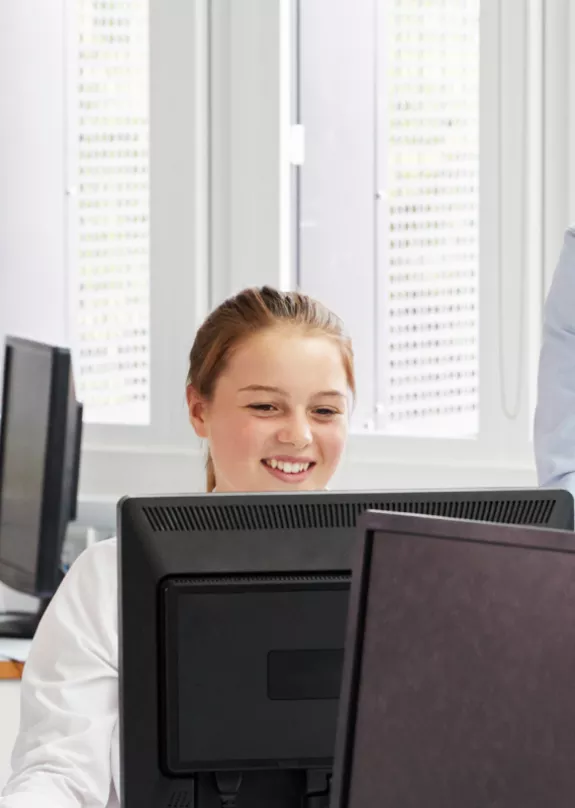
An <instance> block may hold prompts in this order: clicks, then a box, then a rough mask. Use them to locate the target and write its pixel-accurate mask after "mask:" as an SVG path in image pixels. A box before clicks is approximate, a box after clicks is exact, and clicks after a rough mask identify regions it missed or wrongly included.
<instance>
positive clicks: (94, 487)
mask: <svg viewBox="0 0 575 808" xmlns="http://www.w3.org/2000/svg"><path fill="white" fill-rule="evenodd" d="M67 2H69V3H70V9H71V8H72V7H73V5H74V0H67ZM69 19H71V20H72V21H73V17H72V16H70V17H69ZM149 29H150V172H151V180H150V229H151V232H150V243H151V248H150V335H151V337H150V396H151V400H150V415H151V417H150V424H149V425H145V426H131V425H125V424H118V425H116V424H98V423H87V424H86V425H85V427H84V443H83V454H82V472H81V491H82V495H81V506H80V520H81V521H82V522H83V523H96V524H100V523H101V522H102V521H104V522H106V523H107V522H108V521H109V519H108V517H107V518H106V519H104V520H102V519H101V518H100V516H99V511H98V510H97V508H96V509H95V510H94V508H93V507H92V506H93V505H94V503H96V505H97V504H98V502H99V498H100V495H101V498H102V501H103V502H105V503H107V504H109V503H110V493H111V492H119V493H121V494H124V493H140V492H153V491H155V492H164V491H170V490H179V489H181V487H182V480H186V481H188V480H189V486H190V488H194V487H197V486H200V487H201V479H200V478H201V463H200V462H199V460H200V458H201V448H200V445H199V441H198V440H197V439H196V438H195V435H194V433H193V430H192V429H191V427H190V425H189V421H188V414H187V407H186V399H185V379H186V374H187V370H188V368H187V364H186V358H187V356H188V354H189V350H190V348H191V346H192V342H193V339H194V336H195V332H196V329H197V327H198V325H199V324H200V323H201V322H202V320H203V319H204V317H205V316H206V314H207V313H208V310H209V303H210V301H209V280H208V279H209V274H208V246H209V245H208V237H207V236H208V232H209V227H208V221H209V188H208V177H209V161H208V155H209V144H208V53H209V50H208V3H207V0H194V2H187V0H150V24H149ZM70 58H71V57H70ZM66 69H67V75H68V76H69V77H70V78H71V81H73V80H74V72H73V64H72V63H71V62H70V63H69V64H67V66H66ZM68 91H69V97H68V103H73V87H72V86H69V88H68ZM68 171H69V174H68V178H67V181H66V184H67V191H68V193H67V199H68V204H69V205H73V204H74V203H75V197H74V194H73V192H72V193H70V192H69V191H70V186H71V185H72V182H71V179H70V178H71V177H73V173H74V172H73V166H71V165H70V164H69V165H68ZM72 191H73V188H72ZM70 214H71V215H70V219H71V220H73V211H70ZM68 260H69V261H73V260H74V257H73V256H69V257H68ZM72 293H73V292H72ZM85 492H88V493H87V496H86V493H85ZM108 510H109V509H107V513H108Z"/></svg>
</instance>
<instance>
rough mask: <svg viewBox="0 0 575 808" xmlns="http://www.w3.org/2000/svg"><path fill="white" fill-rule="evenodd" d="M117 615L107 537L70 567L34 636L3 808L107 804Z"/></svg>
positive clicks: (93, 807)
mask: <svg viewBox="0 0 575 808" xmlns="http://www.w3.org/2000/svg"><path fill="white" fill-rule="evenodd" d="M116 615H117V580H116V549H115V543H112V542H102V544H96V545H94V546H93V547H91V548H90V549H89V550H86V551H85V552H84V553H83V554H82V555H81V556H80V557H79V558H78V559H77V561H76V562H75V563H74V564H73V565H72V567H71V568H70V571H69V572H68V573H67V575H66V577H65V578H64V580H63V582H62V583H61V585H60V587H59V589H58V591H57V592H56V595H55V596H54V598H53V599H52V602H51V604H50V606H49V607H48V609H47V610H46V613H45V614H44V617H43V618H42V621H41V622H40V625H39V627H38V630H37V632H36V635H35V637H34V640H33V643H32V648H31V652H30V656H29V658H28V661H27V662H26V665H25V666H24V676H23V679H22V689H21V722H20V732H19V734H18V738H17V740H16V746H15V748H14V753H13V755H12V769H13V771H12V776H11V777H10V779H9V780H8V783H7V784H6V786H5V789H4V792H3V795H2V796H1V797H0V808H103V807H104V806H106V805H107V803H108V798H109V794H110V788H111V784H112V754H111V752H112V750H111V739H112V734H113V731H114V727H115V724H116V722H117V720H118V651H117V645H118V636H117V618H116ZM1 723H2V719H1V717H0V726H1Z"/></svg>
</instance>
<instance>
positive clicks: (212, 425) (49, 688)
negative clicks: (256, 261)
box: [0, 287, 355, 808]
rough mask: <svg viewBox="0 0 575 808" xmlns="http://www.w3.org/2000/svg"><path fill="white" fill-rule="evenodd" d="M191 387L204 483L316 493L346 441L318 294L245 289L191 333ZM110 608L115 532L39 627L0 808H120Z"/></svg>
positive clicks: (337, 339)
mask: <svg viewBox="0 0 575 808" xmlns="http://www.w3.org/2000/svg"><path fill="white" fill-rule="evenodd" d="M186 391H187V401H188V410H189V417H190V422H191V424H192V426H193V428H194V430H195V431H196V434H197V435H198V436H199V437H200V438H203V439H205V440H206V442H207V446H208V459H207V490H208V492H211V491H216V492H230V491H238V492H239V491H246V492H256V491H312V490H321V489H324V488H325V487H326V486H327V484H328V483H329V481H330V479H331V477H332V476H333V474H334V472H335V470H336V468H337V465H338V463H339V461H340V459H341V455H342V452H343V449H344V446H345V442H346V438H347V431H348V417H349V402H350V399H351V398H352V397H353V394H354V392H355V382H354V373H353V353H352V348H351V342H350V340H349V338H348V337H347V336H346V335H345V333H344V330H343V325H342V323H341V321H340V320H339V318H337V317H336V316H335V315H334V314H333V313H332V312H330V311H329V310H328V309H326V308H325V307H324V306H322V305H321V304H320V303H318V302H317V301H314V300H312V299H311V298H309V297H307V296H305V295H303V294H300V293H296V292H278V291H276V290H274V289H270V288H268V287H264V288H262V289H247V290H245V291H243V292H241V293H240V294H238V295H236V296H235V297H233V298H230V299H229V300H226V301H225V302H224V303H222V304H221V305H220V306H219V307H218V308H217V309H215V311H213V312H212V314H210V316H209V317H208V318H207V319H206V321H205V322H204V323H203V325H202V326H201V328H200V329H199V331H198V333H197V335H196V338H195V341H194V345H193V347H192V350H191V352H190V367H189V373H188V380H187V388H186ZM270 540H273V538H272V537H270ZM117 611H118V604H117V569H116V540H115V539H109V540H107V541H103V542H99V543H98V544H96V545H94V546H93V547H91V548H90V549H88V550H86V551H85V552H84V553H82V555H81V556H80V557H79V558H78V559H77V561H76V562H75V564H73V565H72V567H71V569H70V571H69V572H68V574H67V575H66V578H65V579H64V581H63V583H62V584H61V586H60V588H59V590H58V592H57V593H56V595H55V596H54V598H53V599H52V602H51V604H50V606H49V607H48V609H47V610H46V612H45V614H44V617H43V619H42V621H41V623H40V626H39V628H38V630H37V633H36V636H35V638H34V642H33V644H32V649H31V652H30V656H29V658H28V661H27V663H26V666H25V668H24V676H23V679H22V691H21V726H20V733H19V736H18V739H17V742H16V746H15V749H14V754H13V757H12V767H13V773H12V776H11V778H10V780H9V782H8V784H7V786H6V788H5V790H4V795H3V797H2V798H0V808H38V806H42V808H105V807H106V806H107V808H117V806H118V805H119V801H118V795H119V793H120V754H119V727H118V625H117Z"/></svg>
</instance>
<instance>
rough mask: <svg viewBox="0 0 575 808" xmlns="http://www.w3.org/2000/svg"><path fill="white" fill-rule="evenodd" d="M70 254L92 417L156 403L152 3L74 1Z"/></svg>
mask: <svg viewBox="0 0 575 808" xmlns="http://www.w3.org/2000/svg"><path fill="white" fill-rule="evenodd" d="M69 31H70V34H69V47H70V52H71V59H70V65H69V66H70V67H71V70H70V73H69V75H70V93H69V107H68V108H69V122H68V124H69V125H68V133H69V144H68V148H69V151H70V154H71V156H72V159H71V162H70V195H71V197H72V202H71V205H70V221H69V228H68V232H69V256H70V264H71V270H72V271H71V278H72V284H71V295H70V297H71V306H72V309H73V311H72V320H73V322H74V328H73V333H74V334H75V340H74V342H75V372H76V378H77V386H78V396H79V398H81V399H82V400H83V401H84V404H85V417H86V420H88V421H97V422H103V423H127V424H145V423H148V422H149V406H150V260H149V250H150V221H149V192H150V184H149V100H148V99H149V47H148V36H149V9H148V0H72V2H71V14H70V19H69Z"/></svg>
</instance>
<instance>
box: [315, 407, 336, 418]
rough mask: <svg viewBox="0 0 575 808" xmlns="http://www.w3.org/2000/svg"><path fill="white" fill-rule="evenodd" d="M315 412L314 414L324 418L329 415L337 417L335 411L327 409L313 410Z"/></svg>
mask: <svg viewBox="0 0 575 808" xmlns="http://www.w3.org/2000/svg"><path fill="white" fill-rule="evenodd" d="M315 412H316V414H317V415H323V416H324V417H326V416H330V415H337V411H336V410H330V408H329V407H318V408H317V409H316V410H315Z"/></svg>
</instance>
